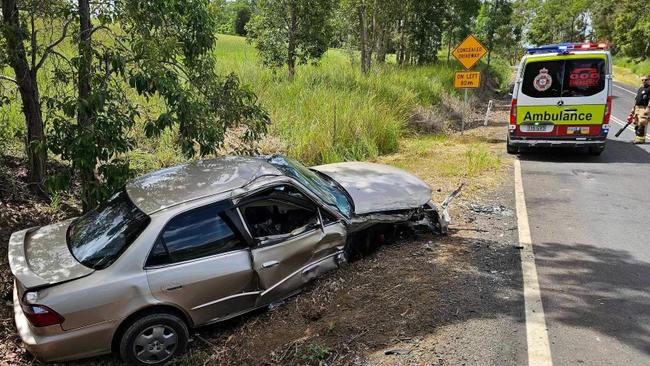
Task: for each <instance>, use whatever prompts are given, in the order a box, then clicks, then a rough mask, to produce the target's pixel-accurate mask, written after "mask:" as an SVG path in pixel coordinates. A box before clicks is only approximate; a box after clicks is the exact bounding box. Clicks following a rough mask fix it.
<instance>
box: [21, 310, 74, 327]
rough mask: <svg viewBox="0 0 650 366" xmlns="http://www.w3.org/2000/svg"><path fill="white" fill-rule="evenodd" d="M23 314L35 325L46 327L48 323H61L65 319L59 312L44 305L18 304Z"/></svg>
mask: <svg viewBox="0 0 650 366" xmlns="http://www.w3.org/2000/svg"><path fill="white" fill-rule="evenodd" d="M20 305H21V307H22V309H23V314H25V317H26V318H27V320H29V322H30V323H32V325H33V326H35V327H47V326H49V325H56V324H61V323H63V321H64V320H65V319H64V318H63V317H62V316H61V315H59V313H57V312H56V311H54V310H52V309H50V308H48V307H47V306H45V305H36V304H20Z"/></svg>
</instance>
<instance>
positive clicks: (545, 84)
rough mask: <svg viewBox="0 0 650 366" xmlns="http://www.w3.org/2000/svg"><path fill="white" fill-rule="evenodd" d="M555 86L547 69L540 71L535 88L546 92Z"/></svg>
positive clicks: (534, 82) (534, 81)
mask: <svg viewBox="0 0 650 366" xmlns="http://www.w3.org/2000/svg"><path fill="white" fill-rule="evenodd" d="M551 85H553V78H552V77H551V75H549V74H548V69H547V68H542V69H540V70H539V74H537V76H535V79H534V80H533V86H534V87H535V89H536V90H537V91H540V92H544V91H547V90H548V88H550V87H551Z"/></svg>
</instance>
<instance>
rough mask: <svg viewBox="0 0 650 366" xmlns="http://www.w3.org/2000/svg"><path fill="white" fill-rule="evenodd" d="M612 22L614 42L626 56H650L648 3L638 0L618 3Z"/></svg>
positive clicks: (649, 6)
mask: <svg viewBox="0 0 650 366" xmlns="http://www.w3.org/2000/svg"><path fill="white" fill-rule="evenodd" d="M620 6H621V8H620V11H619V12H618V13H617V14H616V20H615V22H614V34H613V40H614V44H615V45H616V46H617V47H618V49H619V50H620V51H621V53H622V54H623V55H625V56H628V57H633V58H640V59H645V58H647V57H650V38H649V37H650V13H648V11H650V5H648V3H647V2H644V1H640V0H626V1H623V2H622V3H621V4H620Z"/></svg>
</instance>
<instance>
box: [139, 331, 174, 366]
mask: <svg viewBox="0 0 650 366" xmlns="http://www.w3.org/2000/svg"><path fill="white" fill-rule="evenodd" d="M176 347H178V334H176V331H175V330H174V329H173V328H171V327H168V326H166V325H162V324H157V325H152V326H150V327H147V328H145V329H144V330H143V331H142V332H140V333H139V334H138V335H137V336H136V337H135V342H134V343H133V351H134V354H135V357H136V358H137V359H138V361H140V362H144V363H148V364H156V363H159V362H163V361H166V360H168V359H169V358H170V357H171V356H172V355H173V354H174V351H176Z"/></svg>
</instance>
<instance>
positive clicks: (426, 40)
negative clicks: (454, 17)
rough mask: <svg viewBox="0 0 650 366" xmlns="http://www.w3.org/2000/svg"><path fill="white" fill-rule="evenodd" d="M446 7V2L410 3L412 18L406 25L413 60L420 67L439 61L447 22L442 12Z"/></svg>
mask: <svg viewBox="0 0 650 366" xmlns="http://www.w3.org/2000/svg"><path fill="white" fill-rule="evenodd" d="M445 5H446V1H445V0H429V1H412V2H410V7H409V8H408V10H409V13H410V14H412V16H411V19H410V21H408V22H407V23H406V27H407V31H408V45H409V50H410V51H411V52H412V54H413V59H414V61H415V63H417V64H418V65H423V64H427V63H431V62H434V61H436V60H437V59H438V50H440V48H441V46H442V33H443V30H444V29H443V27H444V21H445V17H444V16H440V15H441V14H440V10H441V9H445ZM443 14H444V13H443ZM449 16H451V15H449Z"/></svg>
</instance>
